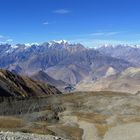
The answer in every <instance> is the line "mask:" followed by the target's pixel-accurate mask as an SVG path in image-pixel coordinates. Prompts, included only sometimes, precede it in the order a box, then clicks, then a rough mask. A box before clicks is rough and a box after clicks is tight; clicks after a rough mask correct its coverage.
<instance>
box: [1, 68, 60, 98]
mask: <svg viewBox="0 0 140 140" xmlns="http://www.w3.org/2000/svg"><path fill="white" fill-rule="evenodd" d="M52 94H61V92H60V91H59V90H57V89H56V88H55V87H54V86H51V85H49V84H46V83H43V82H39V81H35V80H32V79H31V78H28V77H21V76H19V75H16V74H14V73H11V72H10V71H8V70H2V69H1V70H0V96H14V97H16V96H21V97H30V96H37V97H38V96H46V95H52Z"/></svg>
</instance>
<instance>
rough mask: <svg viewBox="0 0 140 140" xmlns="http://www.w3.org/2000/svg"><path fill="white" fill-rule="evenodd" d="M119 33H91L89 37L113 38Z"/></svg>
mask: <svg viewBox="0 0 140 140" xmlns="http://www.w3.org/2000/svg"><path fill="white" fill-rule="evenodd" d="M119 33H120V32H96V33H91V34H89V35H91V36H113V35H117V34H119Z"/></svg>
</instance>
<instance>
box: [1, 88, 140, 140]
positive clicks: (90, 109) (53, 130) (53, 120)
mask: <svg viewBox="0 0 140 140" xmlns="http://www.w3.org/2000/svg"><path fill="white" fill-rule="evenodd" d="M37 102H38V104H37ZM22 104H23V106H25V105H24V104H26V107H27V110H26V109H25V108H24V112H22V111H21V112H22V113H21V112H20V113H19V114H18V113H17V114H15V115H14V114H13V115H12V114H10V115H8V114H6V115H7V117H6V116H4V117H3V116H1V117H0V130H1V131H11V132H17V131H18V132H22V133H31V134H43V135H46V138H47V137H48V136H47V135H53V136H56V137H62V138H64V139H69V140H140V133H139V132H140V96H139V95H138V94H137V95H132V94H127V93H117V92H107V91H106V92H83V93H82V92H77V93H71V94H67V95H58V96H53V97H49V98H46V99H42V100H41V102H39V101H35V103H34V100H32V101H30V100H28V102H25V103H24V102H21V101H18V102H15V106H19V105H20V106H21V105H22ZM3 105H5V108H6V107H8V106H9V107H10V106H11V110H12V109H13V110H14V108H15V107H14V105H13V104H10V103H7V105H6V103H5V104H3ZM35 106H36V107H37V108H38V107H39V108H40V109H39V110H38V109H37V108H35ZM0 107H1V104H0ZM2 107H3V106H2ZM21 108H23V107H22V106H21ZM3 112H5V111H3ZM16 112H18V111H16ZM0 113H1V114H2V112H0ZM11 113H12V112H11ZM14 113H15V112H14ZM25 135H26V134H25ZM48 138H49V137H48ZM50 140H51V139H50Z"/></svg>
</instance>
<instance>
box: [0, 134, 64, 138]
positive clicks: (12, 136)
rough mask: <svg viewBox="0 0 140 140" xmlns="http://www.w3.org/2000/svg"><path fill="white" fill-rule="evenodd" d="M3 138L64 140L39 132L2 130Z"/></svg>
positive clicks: (1, 136)
mask: <svg viewBox="0 0 140 140" xmlns="http://www.w3.org/2000/svg"><path fill="white" fill-rule="evenodd" d="M0 139H1V140H64V139H63V138H60V137H56V136H51V135H46V136H45V135H44V136H43V135H37V134H27V133H26V134H25V133H21V132H16V133H13V132H0Z"/></svg>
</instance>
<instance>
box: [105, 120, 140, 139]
mask: <svg viewBox="0 0 140 140" xmlns="http://www.w3.org/2000/svg"><path fill="white" fill-rule="evenodd" d="M103 140H140V123H130V124H124V125H119V126H116V127H113V128H111V129H110V130H109V131H108V132H107V133H106V135H105V137H104V139H103Z"/></svg>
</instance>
